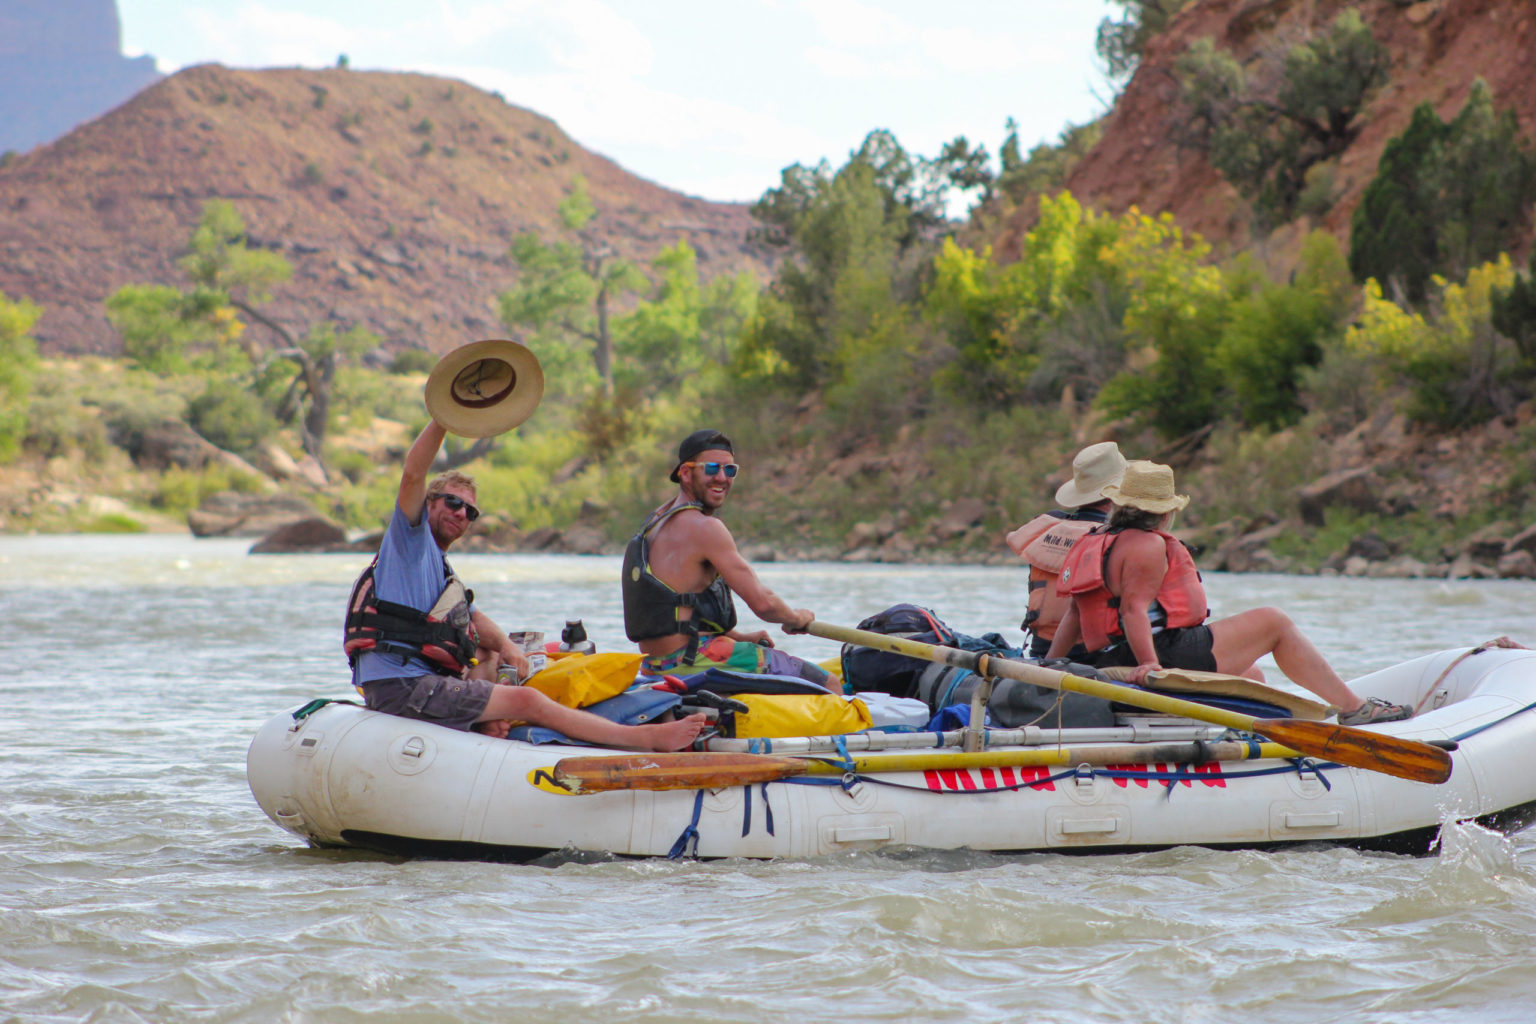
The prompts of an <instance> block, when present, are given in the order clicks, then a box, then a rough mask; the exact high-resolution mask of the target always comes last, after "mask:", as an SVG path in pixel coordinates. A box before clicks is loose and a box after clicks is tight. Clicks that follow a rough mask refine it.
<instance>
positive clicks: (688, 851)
mask: <svg viewBox="0 0 1536 1024" xmlns="http://www.w3.org/2000/svg"><path fill="white" fill-rule="evenodd" d="M703 810H704V791H703V790H702V789H701V790H699V791H698V792H697V793H695V794H694V796H693V820H692V821H690V822H689V823H688V827H687V828H685V829H683V834H682V835H680V836H678V837H677V842H675V843H673V844H672V850H671V852H670V853H668V854H667V860H682V859H683V858H684V857H686V858H688V859H689V860H698V858H699V813H700V812H701V811H703Z"/></svg>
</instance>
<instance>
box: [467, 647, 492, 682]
mask: <svg viewBox="0 0 1536 1024" xmlns="http://www.w3.org/2000/svg"><path fill="white" fill-rule="evenodd" d="M500 666H501V652H500V651H493V650H491V649H490V648H489V647H477V648H476V649H475V664H473V665H471V666H469V671H467V672H465V673H464V676H465V678H468V679H484V680H485V681H487V682H495V681H496V669H497V668H499V667H500Z"/></svg>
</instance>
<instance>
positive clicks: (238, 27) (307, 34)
mask: <svg viewBox="0 0 1536 1024" xmlns="http://www.w3.org/2000/svg"><path fill="white" fill-rule="evenodd" d="M187 19H188V21H189V22H190V24H191V26H192V28H193V30H194V31H195V32H196V34H197V36H198V38H199V40H200V43H201V46H202V49H203V52H205V53H207V54H208V55H209V56H208V57H206V58H203V59H208V60H217V61H221V62H223V63H227V64H237V65H244V66H256V67H264V66H278V67H282V66H287V65H293V64H302V65H311V66H313V65H317V64H328V63H330V62H331V61H333V60H334V59H335V58H336V53H337V52H338V48H340V49H346V47H347V45H348V43H347V40H349V39H350V38H355V37H356V36H357V35H358V34H359V33H358V31H357V30H356V29H353V28H350V27H348V26H347V25H344V24H342V23H341V22H339V21H336V20H334V19H332V18H324V17H317V16H315V15H312V14H304V13H301V12H295V11H282V10H276V9H274V8H271V7H267V6H266V5H264V4H247V5H245V6H242V7H240V8H238V9H237V10H236V11H234V12H233V14H232V15H231V14H229V13H222V14H221V13H218V12H216V11H210V10H204V9H202V8H194V9H192V10H191V11H190V12H189V13H188V15H187Z"/></svg>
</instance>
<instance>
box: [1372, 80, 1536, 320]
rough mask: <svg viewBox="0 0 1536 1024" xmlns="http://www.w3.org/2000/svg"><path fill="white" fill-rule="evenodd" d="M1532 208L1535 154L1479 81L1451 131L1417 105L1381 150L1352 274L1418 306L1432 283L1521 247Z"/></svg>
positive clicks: (1425, 106) (1428, 109)
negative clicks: (1388, 285)
mask: <svg viewBox="0 0 1536 1024" xmlns="http://www.w3.org/2000/svg"><path fill="white" fill-rule="evenodd" d="M1533 201H1536V154H1533V153H1532V150H1531V147H1530V145H1529V144H1528V142H1527V141H1526V140H1525V138H1524V137H1523V136H1522V135H1521V133H1520V129H1519V125H1518V123H1517V121H1516V120H1515V115H1514V112H1513V111H1511V110H1506V111H1505V112H1504V113H1503V114H1499V113H1498V112H1497V111H1496V110H1495V109H1494V103H1493V94H1492V93H1491V92H1490V91H1489V89H1488V86H1487V84H1486V83H1485V82H1483V81H1482V80H1481V79H1479V80H1477V81H1476V82H1474V83H1473V85H1472V90H1471V93H1470V94H1469V95H1468V97H1467V102H1466V104H1465V105H1463V107H1462V109H1461V112H1460V113H1459V114H1457V115H1456V117H1455V118H1454V119H1453V120H1452V121H1451V122H1450V123H1449V124H1447V123H1446V122H1444V121H1442V120H1441V119H1440V116H1439V115H1438V114H1437V113H1435V110H1434V108H1433V107H1431V106H1430V105H1429V104H1427V103H1422V104H1420V105H1419V106H1418V107H1416V108H1415V109H1414V112H1413V117H1412V119H1411V120H1410V121H1409V123H1408V127H1407V128H1406V129H1404V131H1403V132H1402V134H1400V135H1398V136H1396V137H1394V138H1393V139H1392V140H1391V141H1389V142H1388V143H1387V145H1386V147H1385V148H1384V149H1383V151H1382V156H1381V160H1380V162H1379V163H1378V164H1377V168H1376V176H1375V177H1374V178H1373V179H1372V180H1371V183H1370V184H1369V185H1368V186H1367V187H1366V190H1365V192H1364V194H1363V195H1362V196H1361V200H1360V205H1359V206H1357V207H1356V209H1355V214H1354V219H1353V220H1352V222H1351V225H1350V258H1349V263H1350V269H1351V270H1353V271H1354V273H1355V277H1356V279H1357V280H1361V281H1363V280H1365V279H1366V278H1375V279H1376V280H1378V281H1382V282H1392V283H1395V284H1397V285H1399V286H1400V287H1401V288H1402V289H1403V292H1404V294H1405V296H1406V297H1407V299H1408V300H1409V301H1410V302H1415V303H1418V302H1422V301H1424V299H1425V298H1426V296H1427V294H1428V291H1429V284H1430V279H1431V277H1432V276H1433V275H1435V274H1437V273H1438V274H1444V275H1446V276H1448V277H1451V278H1461V277H1463V276H1464V275H1465V274H1466V273H1467V271H1468V270H1469V269H1470V268H1472V267H1473V266H1476V265H1478V264H1481V263H1485V262H1487V261H1489V260H1492V259H1494V258H1496V257H1497V256H1498V255H1499V253H1501V252H1503V251H1504V250H1505V248H1506V247H1507V246H1509V245H1510V244H1511V243H1512V242H1513V241H1514V240H1515V239H1517V238H1519V237H1520V236H1521V235H1522V234H1523V233H1524V230H1525V228H1526V226H1527V225H1528V224H1529V223H1530V209H1531V203H1532V202H1533Z"/></svg>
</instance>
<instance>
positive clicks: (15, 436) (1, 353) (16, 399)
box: [0, 292, 43, 463]
mask: <svg viewBox="0 0 1536 1024" xmlns="http://www.w3.org/2000/svg"><path fill="white" fill-rule="evenodd" d="M42 315H43V311H42V309H41V307H39V306H36V305H34V304H32V303H31V302H28V301H27V300H26V299H14V300H13V299H10V298H8V297H7V296H6V294H5V293H4V292H0V399H4V401H0V463H7V462H11V461H12V460H14V459H15V458H16V455H17V453H18V452H19V451H20V450H21V441H22V438H23V437H25V436H26V432H27V400H28V397H29V396H30V395H31V394H32V374H33V371H34V370H35V369H36V366H37V342H35V341H33V340H32V336H31V331H32V326H33V325H34V324H36V323H37V320H38V317H40V316H42Z"/></svg>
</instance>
